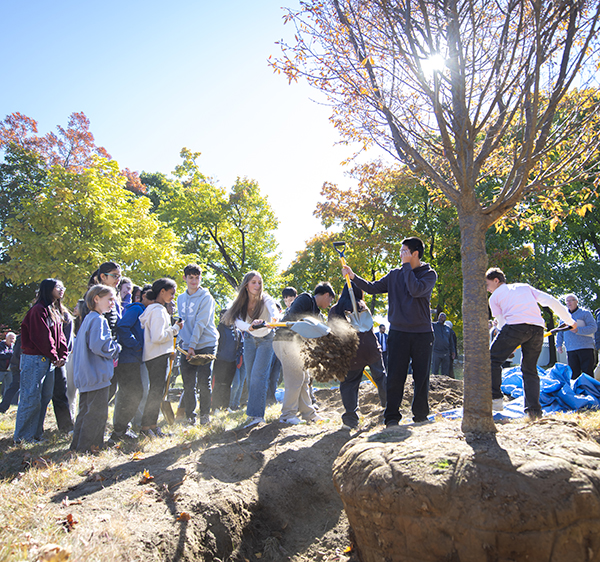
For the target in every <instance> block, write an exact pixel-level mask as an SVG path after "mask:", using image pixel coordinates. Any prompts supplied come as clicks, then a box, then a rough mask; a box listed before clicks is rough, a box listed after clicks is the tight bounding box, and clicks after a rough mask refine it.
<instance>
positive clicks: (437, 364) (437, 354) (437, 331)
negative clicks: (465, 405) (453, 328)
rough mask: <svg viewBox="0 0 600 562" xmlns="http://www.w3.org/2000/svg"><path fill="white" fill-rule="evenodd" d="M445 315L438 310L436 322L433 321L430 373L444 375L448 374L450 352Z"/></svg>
mask: <svg viewBox="0 0 600 562" xmlns="http://www.w3.org/2000/svg"><path fill="white" fill-rule="evenodd" d="M445 322H446V315H445V314H444V313H443V312H440V314H439V316H438V319H437V322H433V324H432V326H433V334H434V335H435V340H434V341H433V350H432V353H431V374H433V375H438V374H440V370H441V374H442V376H444V377H449V376H450V356H451V352H452V334H451V333H450V328H448V326H446V324H445Z"/></svg>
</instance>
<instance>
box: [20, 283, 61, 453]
mask: <svg viewBox="0 0 600 562" xmlns="http://www.w3.org/2000/svg"><path fill="white" fill-rule="evenodd" d="M64 292H65V287H64V285H63V284H62V283H61V282H60V281H59V280H58V279H44V280H43V281H42V282H41V283H40V288H39V290H38V296H37V300H36V301H35V304H34V305H33V306H32V307H31V308H30V309H29V311H28V312H27V314H26V315H25V318H24V319H23V323H22V324H21V388H20V393H21V396H20V399H19V408H18V409H17V421H16V424H15V433H14V440H15V443H21V442H22V441H28V442H32V441H40V440H41V439H42V433H43V432H44V419H45V417H46V409H47V408H48V404H49V403H50V400H51V398H52V391H53V389H54V369H55V368H56V367H62V366H63V365H64V364H65V361H66V359H67V355H68V350H67V341H66V339H65V334H64V332H63V329H62V323H63V318H62V316H61V314H60V308H59V307H57V303H59V301H60V300H61V299H62V297H63V295H64Z"/></svg>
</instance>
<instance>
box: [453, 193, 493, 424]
mask: <svg viewBox="0 0 600 562" xmlns="http://www.w3.org/2000/svg"><path fill="white" fill-rule="evenodd" d="M472 203H473V205H475V204H476V201H475V200H473V202H472ZM467 205H468V203H467ZM458 216H459V221H460V230H461V254H462V272H463V306H462V310H463V345H464V356H465V362H464V368H465V371H464V403H463V407H464V417H463V422H462V430H463V431H464V432H465V433H467V432H481V433H484V432H495V431H496V426H495V425H494V420H493V419H492V415H491V414H492V383H491V370H490V351H489V335H488V334H489V332H488V318H489V313H488V301H487V291H486V288H485V271H486V268H487V265H488V257H487V253H486V250H485V232H486V230H487V227H488V221H487V219H486V217H485V216H483V215H482V214H481V213H480V212H477V210H475V209H465V208H464V206H461V207H460V208H459V212H458Z"/></svg>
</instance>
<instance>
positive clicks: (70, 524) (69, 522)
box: [60, 513, 79, 533]
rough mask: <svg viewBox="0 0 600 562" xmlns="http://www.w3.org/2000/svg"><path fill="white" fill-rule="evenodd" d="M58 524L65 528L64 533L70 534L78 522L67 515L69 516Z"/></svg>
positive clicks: (70, 514)
mask: <svg viewBox="0 0 600 562" xmlns="http://www.w3.org/2000/svg"><path fill="white" fill-rule="evenodd" d="M60 523H61V525H62V526H63V527H64V528H65V531H67V533H70V532H71V531H72V530H73V529H74V528H75V525H77V523H79V521H77V519H75V518H74V517H73V514H72V513H69V515H67V516H66V517H65V518H64V519H63V520H62V521H61V522H60Z"/></svg>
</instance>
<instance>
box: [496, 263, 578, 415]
mask: <svg viewBox="0 0 600 562" xmlns="http://www.w3.org/2000/svg"><path fill="white" fill-rule="evenodd" d="M485 284H486V287H487V290H488V291H489V292H490V293H492V295H491V296H490V309H491V310H492V315H493V316H494V317H495V318H496V320H497V321H498V328H499V330H500V332H499V333H498V334H497V335H496V337H495V338H494V340H493V341H492V343H491V346H490V358H491V361H492V409H493V410H502V409H503V408H504V406H503V401H504V400H503V395H502V390H501V389H500V386H501V384H502V363H504V362H505V361H506V360H507V359H508V357H509V356H510V354H511V353H513V352H514V351H515V349H516V348H517V347H519V346H521V352H522V359H521V372H522V373H523V390H524V392H525V412H527V414H528V416H529V418H530V419H537V418H540V417H541V415H542V407H541V405H540V379H539V376H538V374H537V360H538V358H539V356H540V352H541V351H542V345H543V343H544V328H545V323H544V319H543V318H542V313H541V311H540V307H539V306H538V304H541V305H542V306H547V307H549V308H551V309H552V310H553V311H554V313H555V314H556V315H557V316H558V317H559V318H560V319H561V320H562V321H563V322H564V323H565V324H569V325H570V326H574V328H573V329H574V330H576V329H577V325H576V324H575V322H574V321H573V319H572V318H571V315H570V314H569V311H568V310H567V309H566V308H565V307H564V306H563V305H562V304H561V303H560V302H559V301H558V300H556V299H555V298H554V297H552V296H551V295H549V294H547V293H544V292H542V291H538V290H537V289H534V288H533V287H531V286H530V285H527V284H526V283H511V284H510V285H508V284H507V283H506V277H505V276H504V273H503V272H502V270H501V269H498V268H497V267H492V268H491V269H488V270H487V271H486V274H485Z"/></svg>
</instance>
